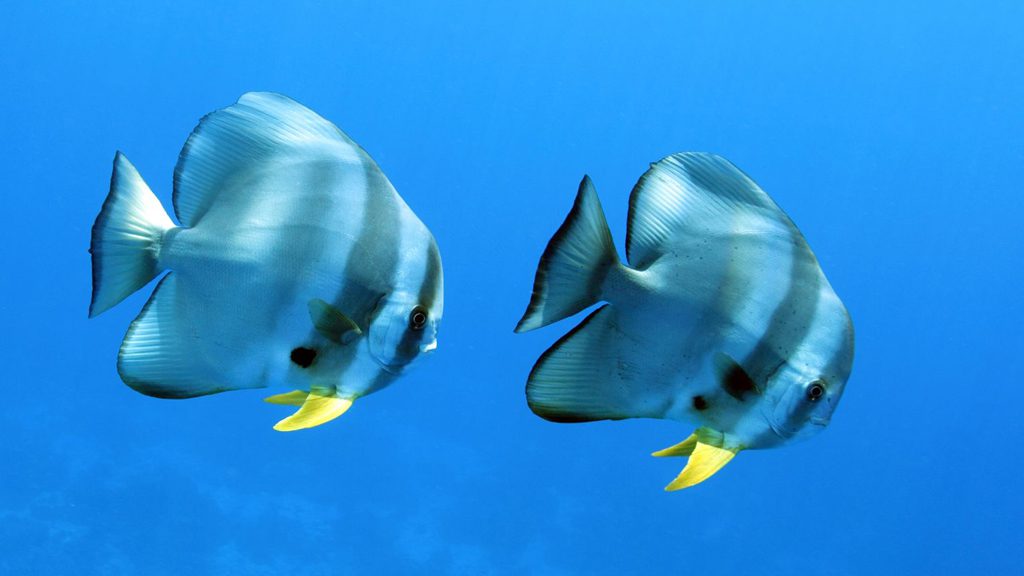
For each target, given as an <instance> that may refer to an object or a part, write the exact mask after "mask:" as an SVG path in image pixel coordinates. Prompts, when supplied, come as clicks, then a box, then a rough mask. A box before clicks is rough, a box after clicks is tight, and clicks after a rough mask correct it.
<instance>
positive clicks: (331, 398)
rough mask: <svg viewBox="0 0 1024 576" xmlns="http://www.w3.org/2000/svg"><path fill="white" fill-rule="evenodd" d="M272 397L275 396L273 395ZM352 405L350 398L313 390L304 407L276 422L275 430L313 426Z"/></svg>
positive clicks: (290, 429)
mask: <svg viewBox="0 0 1024 576" xmlns="http://www.w3.org/2000/svg"><path fill="white" fill-rule="evenodd" d="M290 394H293V393H290ZM280 396H286V395H280ZM271 398H274V396H271ZM351 406H352V400H351V399H350V398H340V397H338V396H335V395H334V394H333V393H331V394H324V393H321V392H319V391H317V390H312V391H310V393H309V395H308V396H306V400H305V401H304V402H303V403H302V407H301V408H299V410H298V411H297V412H295V413H294V414H292V415H291V416H289V417H287V418H285V419H284V420H281V421H280V422H278V423H277V424H275V425H274V430H277V431H278V432H293V431H295V430H302V429H304V428H313V427H315V426H319V425H321V424H324V423H326V422H330V421H331V420H334V419H335V418H337V417H338V416H341V415H342V414H344V413H345V412H346V411H347V410H348V409H349V408H350V407H351Z"/></svg>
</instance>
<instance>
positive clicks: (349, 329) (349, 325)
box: [308, 298, 363, 344]
mask: <svg viewBox="0 0 1024 576" xmlns="http://www.w3.org/2000/svg"><path fill="white" fill-rule="evenodd" d="M308 307H309V318H310V320H312V321H313V326H314V327H316V331H317V332H319V333H320V335H321V336H323V337H324V338H327V339H328V340H331V341H332V342H336V343H338V344H348V343H349V342H351V341H352V339H353V338H355V337H356V336H359V335H360V334H362V333H363V331H362V330H361V329H360V328H359V325H358V324H356V323H355V321H354V320H352V319H351V318H349V317H348V316H346V315H345V313H344V312H342V311H341V310H338V309H337V308H335V307H334V306H331V305H330V304H328V303H327V302H324V301H323V300H321V299H319V298H314V299H312V300H310V301H309V303H308Z"/></svg>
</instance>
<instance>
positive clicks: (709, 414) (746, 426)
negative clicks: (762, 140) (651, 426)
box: [516, 153, 853, 490]
mask: <svg viewBox="0 0 1024 576" xmlns="http://www.w3.org/2000/svg"><path fill="white" fill-rule="evenodd" d="M626 254H627V263H625V264H623V263H621V262H620V261H619V257H618V255H617V252H616V250H615V246H614V243H613V241H612V238H611V234H610V232H609V231H608V227H607V223H606V221H605V218H604V214H603V211H602V209H601V205H600V201H599V200H598V197H597V194H596V191H595V190H594V187H593V184H592V182H591V181H590V179H589V178H584V180H583V182H582V184H581V185H580V190H579V193H578V195H577V198H576V202H575V205H574V206H573V210H572V211H571V212H570V214H569V216H568V218H567V219H566V221H565V223H563V225H562V227H561V228H560V229H559V231H558V232H557V233H556V234H555V236H554V237H553V238H552V240H551V242H550V243H549V244H548V247H547V249H546V250H545V252H544V255H543V256H542V258H541V263H540V266H539V267H538V272H537V277H536V280H535V283H534V292H533V296H532V299H531V302H530V306H529V308H528V309H527V312H526V314H525V315H524V317H523V319H522V320H521V321H520V323H519V325H518V326H517V328H516V331H517V332H523V331H527V330H532V329H535V328H539V327H542V326H545V325H547V324H550V323H552V322H555V321H558V320H560V319H562V318H565V317H568V316H570V315H572V314H575V313H576V312H579V311H581V310H583V309H585V308H587V307H589V306H590V305H592V304H595V303H598V302H606V304H604V305H603V306H601V307H600V308H598V309H597V310H595V311H593V312H592V313H591V314H590V315H589V316H587V318H586V319H585V320H584V321H583V322H582V323H581V324H580V325H579V326H577V327H576V328H575V329H573V330H572V331H571V332H570V333H569V334H567V335H566V336H565V337H563V338H562V339H561V340H559V341H558V342H557V343H556V344H555V345H554V346H552V347H551V348H550V349H548V351H547V352H545V353H544V354H543V355H542V356H541V358H540V359H539V360H538V362H537V363H536V365H535V366H534V368H533V370H532V372H531V374H530V377H529V381H528V383H527V400H528V402H529V405H530V407H531V409H532V410H533V411H534V412H535V413H537V414H538V415H540V416H542V417H544V418H546V419H549V420H553V421H560V422H585V421H593V420H605V419H611V420H619V419H624V418H663V419H669V420H678V421H684V422H689V423H692V424H694V425H696V426H697V427H698V430H697V431H696V432H695V433H694V434H693V435H692V436H691V437H690V438H688V439H687V440H685V441H684V442H683V443H681V444H679V445H677V446H674V447H672V448H669V449H667V450H665V451H661V452H658V453H655V455H658V456H689V457H690V460H689V462H688V464H687V467H686V468H685V469H684V471H683V472H682V473H681V474H680V476H679V477H678V478H677V479H676V481H674V482H673V483H672V484H670V485H669V487H668V489H672V490H674V489H679V488H684V487H687V486H692V485H694V484H696V483H698V482H701V481H703V480H704V479H706V478H707V477H709V476H710V475H711V474H713V473H714V472H715V471H717V470H718V469H720V468H721V466H724V465H725V464H726V463H727V462H728V461H729V460H730V459H731V458H732V457H733V456H734V455H735V454H736V453H738V452H739V451H740V450H744V449H756V448H768V447H773V446H777V445H780V444H783V443H785V442H788V441H791V440H793V439H795V438H800V437H806V436H809V435H811V434H813V433H814V432H816V431H819V430H821V429H822V428H824V426H825V425H827V423H828V421H829V419H830V418H831V415H832V411H833V410H834V409H835V407H836V404H837V403H838V402H839V399H840V397H841V396H842V393H843V390H844V388H845V384H846V381H847V379H848V378H849V374H850V370H851V367H852V362H853V326H852V323H851V321H850V317H849V314H848V313H847V310H846V308H845V306H844V305H843V303H842V302H841V301H840V300H839V298H838V297H837V296H836V294H835V292H834V291H833V289H832V287H831V285H830V284H829V282H828V280H827V279H826V278H825V276H824V274H823V273H822V271H821V267H820V266H819V264H818V261H817V258H816V257H815V256H814V253H813V252H812V251H811V249H810V247H809V246H808V245H807V242H806V241H805V239H804V237H803V235H802V234H801V233H800V231H799V230H798V229H797V228H796V226H795V225H794V224H793V222H792V221H791V220H790V219H789V217H788V216H786V214H785V213H784V212H783V211H782V210H781V209H780V208H779V207H778V206H777V205H776V204H775V203H774V202H773V201H772V200H771V198H769V197H768V195H767V194H765V193H764V191H762V190H761V189H760V188H759V187H758V186H757V184H755V183H754V182H753V181H752V180H751V179H750V178H749V177H747V176H746V175H745V174H743V173H742V172H741V171H740V170H739V169H738V168H736V167H735V166H734V165H732V164H731V163H730V162H728V161H727V160H725V159H723V158H721V157H718V156H715V155H712V154H704V153H682V154H675V155H672V156H669V157H667V158H665V159H663V160H661V161H659V162H657V163H654V164H652V166H651V168H650V170H648V172H647V173H646V174H644V176H643V177H641V179H640V181H639V182H638V183H637V185H636V187H635V188H634V189H633V192H632V194H631V198H630V211H629V223H628V231H627V242H626Z"/></svg>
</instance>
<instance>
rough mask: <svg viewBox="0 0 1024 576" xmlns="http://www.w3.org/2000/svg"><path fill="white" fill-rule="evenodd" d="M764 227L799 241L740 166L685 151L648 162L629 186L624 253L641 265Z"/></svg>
mask: <svg viewBox="0 0 1024 576" xmlns="http://www.w3.org/2000/svg"><path fill="white" fill-rule="evenodd" d="M766 232H767V233H773V232H775V233H778V234H779V236H780V237H781V238H784V239H786V241H787V242H788V241H789V239H790V238H798V239H799V241H800V242H803V237H802V236H801V235H800V232H799V231H798V230H797V229H796V226H794V225H793V222H792V221H791V220H790V219H789V217H788V216H786V214H785V213H784V212H783V211H782V210H781V209H780V208H779V207H778V205H776V204H775V202H774V201H773V200H772V199H771V198H769V197H768V194H766V193H765V192H764V190H761V188H760V187H759V186H758V185H757V184H756V183H755V182H754V181H753V180H751V179H750V178H749V177H748V176H747V175H746V174H744V173H743V172H742V171H741V170H740V169H739V168H737V167H736V166H734V165H733V164H732V163H731V162H729V161H728V160H726V159H725V158H722V157H721V156H716V155H714V154H708V153H705V152H683V153H679V154H673V155H671V156H668V157H666V158H664V159H662V160H659V161H658V162H655V163H654V164H651V168H650V169H649V170H648V171H647V172H645V173H644V175H643V176H641V177H640V180H639V181H638V182H637V183H636V186H635V187H634V188H633V192H632V194H631V195H630V198H629V220H628V223H627V231H626V256H627V259H628V260H629V264H630V265H631V266H633V267H634V268H637V269H640V270H643V269H645V268H647V267H648V266H650V265H651V264H652V263H653V262H654V261H655V260H657V259H658V257H659V256H661V255H662V254H665V253H668V252H678V251H679V250H680V249H686V248H689V247H690V246H689V245H691V244H693V245H697V246H704V245H706V243H708V242H715V241H716V240H717V239H728V238H729V237H731V236H733V235H736V234H750V233H758V234H763V233H766ZM804 244H806V243H804ZM809 251H810V250H809V249H808V252H809Z"/></svg>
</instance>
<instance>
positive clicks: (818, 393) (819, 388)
mask: <svg viewBox="0 0 1024 576" xmlns="http://www.w3.org/2000/svg"><path fill="white" fill-rule="evenodd" d="M824 395H825V385H824V384H823V383H822V382H821V380H815V381H814V382H811V385H810V386H808V387H807V399H808V400H810V401H811V402H817V401H818V400H821V397H822V396H824Z"/></svg>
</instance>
